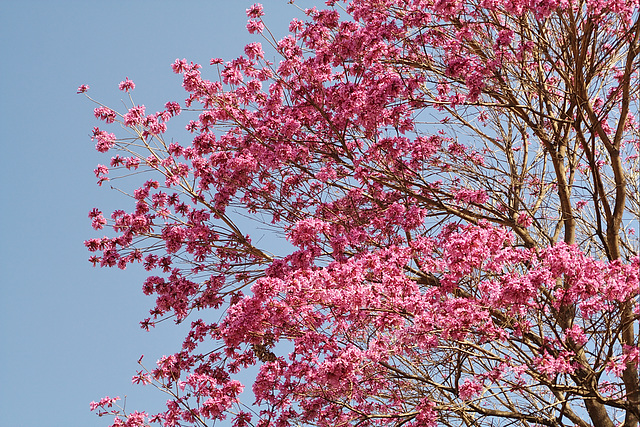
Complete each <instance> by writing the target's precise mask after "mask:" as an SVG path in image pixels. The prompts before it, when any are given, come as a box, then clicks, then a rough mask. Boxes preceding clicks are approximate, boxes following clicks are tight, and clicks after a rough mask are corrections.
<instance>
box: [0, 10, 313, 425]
mask: <svg viewBox="0 0 640 427" xmlns="http://www.w3.org/2000/svg"><path fill="white" fill-rule="evenodd" d="M253 3H254V2H253V1H245V0H227V1H225V0H211V1H200V0H188V1H178V0H172V1H170V0H164V1H162V0H153V1H151V0H144V1H143V0H131V1H89V0H85V1H61V0H56V1H51V0H42V1H33V0H31V1H30V0H20V1H18V0H15V1H10V0H0V54H1V56H0V58H1V61H2V64H1V65H2V66H1V68H0V70H1V71H0V76H1V78H0V131H1V141H2V155H1V157H0V159H1V162H2V167H1V168H0V185H1V186H2V194H1V197H0V209H1V210H0V212H1V214H0V263H1V264H0V267H1V268H2V276H0V277H1V278H0V285H1V290H2V294H1V296H0V365H1V377H0V378H1V379H0V427H63V426H64V427H80V426H82V427H91V426H106V425H109V420H108V419H106V418H98V417H97V416H96V415H95V414H93V413H91V412H90V411H89V402H90V401H91V400H98V399H100V398H101V397H103V396H105V395H110V396H115V395H119V396H121V397H124V396H125V395H127V396H128V397H127V409H129V410H135V409H138V410H145V409H146V410H154V409H155V410H159V409H161V407H162V403H163V402H164V400H166V399H165V397H164V396H163V395H162V394H160V393H159V392H157V391H156V390H155V389H152V388H150V387H146V388H143V387H141V386H131V377H132V375H133V374H134V373H135V370H136V369H137V368H138V366H137V363H136V361H137V359H138V357H139V356H140V355H141V354H145V360H147V363H149V364H152V362H155V360H156V359H157V358H159V356H161V355H162V354H170V353H172V352H174V351H175V350H177V349H179V346H180V343H181V339H182V337H183V333H184V331H183V330H178V329H177V328H176V327H175V326H174V325H172V324H167V325H166V326H164V327H163V326H160V327H158V328H156V330H154V331H153V332H151V333H145V332H143V331H141V330H140V329H139V327H138V322H139V321H140V320H141V319H143V318H144V317H146V314H147V312H148V309H149V308H150V306H151V304H152V301H150V300H149V299H148V298H147V297H144V295H142V292H141V285H142V281H143V279H144V272H143V271H136V270H126V271H124V272H123V271H119V270H111V269H94V268H92V267H91V265H90V264H89V263H88V262H87V258H88V256H89V254H88V253H87V252H86V250H85V248H84V246H83V241H84V240H85V239H87V238H91V237H100V235H97V234H96V232H95V231H94V230H93V229H92V228H91V226H90V221H89V219H88V218H87V213H88V211H89V210H90V209H91V208H92V207H94V206H98V207H101V208H104V209H103V210H105V211H108V212H110V211H111V210H112V209H114V208H117V207H122V206H129V202H128V201H126V200H124V199H122V198H121V196H119V194H118V193H116V192H115V191H111V190H109V189H108V187H106V186H105V187H98V186H96V185H95V181H96V179H95V177H94V175H93V169H94V167H95V165H96V164H97V163H107V162H108V157H107V156H105V155H102V154H100V153H98V152H96V151H95V150H94V148H93V144H92V143H91V141H90V139H89V134H90V132H91V129H92V127H93V126H96V125H98V122H97V121H96V120H95V119H94V118H93V115H92V111H93V107H94V106H93V105H92V104H91V103H90V102H89V101H88V100H86V99H85V98H84V97H83V96H82V95H76V88H77V87H78V86H79V85H80V84H83V83H86V84H89V85H90V86H91V90H90V94H91V96H92V97H94V98H95V99H98V100H101V101H104V102H105V103H106V104H108V105H113V106H117V105H121V104H120V99H122V98H123V96H122V95H123V94H122V93H121V92H119V91H118V89H117V85H118V83H119V82H120V81H121V80H124V77H125V76H128V77H129V78H130V79H132V80H133V81H134V82H135V83H136V90H135V91H134V96H135V100H136V102H138V103H144V104H146V105H148V108H149V109H150V110H152V111H156V110H159V109H161V108H162V105H164V103H165V102H166V101H169V100H175V101H182V100H183V99H184V98H185V96H184V92H183V90H182V88H181V86H180V84H181V81H180V77H179V76H177V75H175V74H173V73H172V71H171V69H170V64H171V63H172V62H173V61H174V60H175V59H176V58H187V59H188V60H192V61H194V62H199V63H201V64H203V65H204V66H205V68H206V67H207V66H206V64H208V61H209V59H210V58H212V57H222V58H225V59H232V58H234V57H236V56H238V55H240V54H242V48H243V46H244V44H246V43H248V42H250V41H255V40H257V39H256V37H254V36H251V35H249V34H247V32H246V30H245V28H244V26H245V23H246V17H245V15H244V11H245V9H246V8H247V7H249V6H250V5H251V4H253ZM262 3H263V4H264V6H265V11H266V13H267V16H266V17H265V20H266V22H267V23H268V25H269V27H270V28H271V29H273V30H274V32H275V33H276V34H279V35H283V34H284V33H285V32H286V28H287V23H288V22H289V20H290V18H292V17H296V16H297V17H301V13H300V12H299V11H298V9H297V8H296V7H295V6H292V5H288V4H287V1H286V0H265V1H262ZM312 3H314V2H313V1H312V0H306V1H305V0H298V1H297V2H296V4H297V5H299V6H300V7H303V8H304V7H308V6H310V5H311V4H312ZM315 3H321V2H315ZM210 72H211V74H210V75H211V77H213V69H211V71H210ZM185 139H186V136H185Z"/></svg>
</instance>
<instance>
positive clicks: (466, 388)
mask: <svg viewBox="0 0 640 427" xmlns="http://www.w3.org/2000/svg"><path fill="white" fill-rule="evenodd" d="M483 389H484V387H483V385H482V383H480V382H479V381H477V380H475V379H469V378H465V380H464V382H463V383H462V384H461V385H460V387H459V389H458V393H459V396H460V399H462V400H470V399H472V398H474V397H476V396H478V395H479V394H480V393H482V390H483Z"/></svg>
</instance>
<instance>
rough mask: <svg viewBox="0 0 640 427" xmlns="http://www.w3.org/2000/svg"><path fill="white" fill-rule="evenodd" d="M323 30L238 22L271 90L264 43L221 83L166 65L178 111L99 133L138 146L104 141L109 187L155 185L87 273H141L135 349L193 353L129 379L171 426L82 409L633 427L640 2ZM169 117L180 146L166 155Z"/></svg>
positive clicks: (543, 3) (423, 17)
mask: <svg viewBox="0 0 640 427" xmlns="http://www.w3.org/2000/svg"><path fill="white" fill-rule="evenodd" d="M327 5H328V9H326V10H317V9H315V8H314V9H310V10H307V11H305V13H306V16H307V18H306V20H304V21H300V20H295V19H294V20H293V21H292V22H291V24H290V26H289V32H290V34H289V35H288V36H287V37H285V38H283V39H281V40H275V39H272V38H271V37H270V36H268V35H267V32H266V31H265V30H264V24H263V22H262V18H261V16H262V15H263V12H262V7H261V6H260V5H254V6H253V7H251V8H250V9H248V10H247V15H248V17H249V19H250V20H249V23H248V25H247V29H248V30H249V31H250V32H251V33H263V40H264V41H266V42H268V43H269V44H270V45H271V48H272V49H273V50H274V51H275V52H276V53H277V54H278V55H279V56H280V60H279V62H278V63H277V64H274V63H272V62H269V61H267V60H266V59H265V53H264V51H263V49H262V45H261V44H260V43H257V42H256V43H251V44H249V45H247V46H246V48H245V51H244V56H241V57H238V58H237V59H234V60H232V61H230V62H224V61H222V60H219V59H213V60H212V61H211V63H212V65H216V66H217V67H218V73H217V74H216V79H213V80H207V79H206V78H205V77H204V76H203V71H202V69H201V67H200V65H198V64H193V63H189V62H187V61H186V60H176V62H175V63H174V64H173V70H174V71H175V72H176V73H180V74H182V76H183V86H184V88H185V90H186V91H187V93H188V97H187V99H186V101H185V102H184V104H183V106H180V105H179V104H178V103H175V102H168V103H167V104H166V106H165V109H164V110H163V111H160V112H157V113H151V114H149V113H148V112H146V111H145V107H144V106H142V105H136V104H135V103H134V102H133V101H132V104H131V107H130V108H128V110H127V111H122V112H117V111H115V110H113V109H111V108H109V107H106V106H102V105H100V106H99V107H97V108H96V109H95V115H96V117H97V118H98V119H101V120H103V121H105V122H106V123H114V122H117V123H119V124H120V125H121V127H122V128H123V129H124V130H125V131H127V132H128V133H127V134H125V135H123V136H118V137H117V136H115V135H114V134H112V133H109V132H108V131H106V130H101V129H99V128H95V129H94V132H93V140H94V141H95V142H96V148H97V149H98V150H99V151H101V152H112V153H114V154H113V157H112V158H111V161H110V166H109V167H107V166H102V165H99V166H98V168H97V169H96V171H95V172H96V176H97V177H98V179H99V184H102V183H103V182H105V181H108V180H109V177H113V176H114V174H115V175H116V176H117V174H121V175H125V174H126V175H129V174H131V173H132V171H134V172H142V171H144V172H146V173H145V175H144V176H145V177H150V176H153V178H150V179H148V180H146V182H144V183H142V182H141V181H140V182H139V183H137V184H136V187H139V188H137V189H136V190H135V191H133V193H132V198H133V200H134V201H135V206H134V207H133V208H132V210H131V211H129V212H126V211H124V210H116V211H114V212H113V213H112V214H111V219H109V220H108V219H106V218H105V217H104V216H103V214H102V212H101V211H99V210H98V209H94V210H92V211H91V213H90V214H89V216H90V218H91V219H92V222H93V226H94V228H96V229H102V228H103V227H105V226H110V227H112V229H113V230H114V231H115V234H114V235H112V236H111V237H103V238H95V239H90V240H88V241H87V242H86V245H87V247H88V249H89V250H90V251H92V252H94V253H95V255H94V256H92V257H91V259H90V261H92V262H93V263H94V265H100V266H108V267H112V266H118V267H119V268H125V267H126V266H127V265H128V264H130V263H138V262H139V263H143V265H144V268H145V269H146V270H148V271H149V272H150V274H153V275H151V276H149V277H148V278H147V279H146V281H145V283H144V286H143V291H144V293H145V294H147V295H152V294H154V295H156V296H157V299H156V304H155V307H153V308H152V310H151V312H150V313H151V314H150V317H149V318H148V319H145V320H144V321H143V322H142V326H143V327H144V328H147V329H148V328H150V327H152V326H154V325H155V324H156V323H157V322H159V321H161V320H163V319H168V318H172V319H174V320H175V321H176V322H178V323H179V322H183V321H186V320H188V321H190V322H191V329H190V332H189V333H188V336H187V337H186V338H185V340H184V344H183V346H182V349H180V351H178V352H177V353H175V354H173V355H171V356H166V357H163V358H162V359H161V360H159V361H158V362H157V367H155V368H149V369H148V370H147V369H144V367H143V369H141V371H140V372H138V374H137V375H136V376H135V377H134V381H135V382H141V383H153V384H154V385H155V386H156V387H158V388H160V389H162V390H164V391H165V392H167V393H169V394H170V395H171V399H170V400H169V401H168V403H167V409H166V411H165V412H162V413H159V414H155V415H153V414H151V415H150V414H146V413H140V412H134V413H130V414H127V413H123V411H120V410H118V409H114V408H116V406H114V404H115V400H116V399H112V398H108V397H107V398H104V399H102V400H101V401H100V402H97V403H96V402H94V403H92V408H93V409H96V410H98V411H99V413H100V414H106V413H113V414H115V415H116V419H115V422H114V425H126V426H142V425H146V423H147V422H158V423H163V425H166V426H173V425H208V423H209V424H211V423H213V422H215V421H216V420H222V419H225V418H228V419H230V420H232V422H233V425H234V426H245V425H254V426H272V425H273V426H285V425H302V424H310V425H320V426H342V425H358V426H374V425H390V426H435V425H444V426H511V425H517V426H539V425H542V426H582V427H587V426H590V425H594V426H598V427H608V426H618V425H623V426H625V427H635V426H637V425H638V419H639V418H640V414H639V412H638V402H639V397H640V391H639V387H638V354H639V347H638V323H639V322H638V319H639V306H638V280H639V278H638V269H639V267H640V259H639V257H638V245H637V240H636V241H635V242H634V240H633V239H634V233H635V232H634V230H633V229H632V228H631V225H632V221H633V220H634V219H637V218H638V217H639V215H640V205H639V200H638V183H639V181H638V177H639V175H640V173H639V159H638V148H639V144H640V128H639V125H638V121H637V118H636V114H637V113H638V107H639V96H638V95H639V93H638V91H639V87H640V83H639V78H638V70H639V69H640V60H639V49H640V42H639V38H640V6H639V3H638V1H637V0H607V1H601V0H562V1H558V0H532V1H515V0H437V1H434V0H352V1H351V2H349V3H348V4H343V3H341V2H337V1H328V2H327ZM87 89H88V87H86V86H84V85H83V86H81V87H80V89H79V92H85V91H86V90H87ZM120 89H121V90H124V91H127V92H131V91H132V90H133V89H134V84H133V82H131V81H129V80H128V79H127V80H125V81H124V82H122V83H121V84H120ZM183 110H185V111H183ZM181 111H183V114H194V116H193V120H191V121H190V122H189V124H188V126H187V130H188V131H189V132H190V133H191V134H192V142H191V143H190V144H180V143H177V142H171V143H169V142H168V141H167V140H166V139H165V138H164V137H163V135H164V134H165V132H166V129H167V125H168V122H170V119H171V118H172V117H174V116H176V115H178V114H180V113H181ZM194 112H195V113H194ZM141 176H143V175H141V174H138V173H133V175H132V178H131V179H134V180H135V179H136V177H141ZM145 179H146V178H145ZM140 184H141V185H140ZM239 215H245V216H249V217H250V218H253V219H255V220H256V221H262V222H264V224H266V226H268V227H270V228H271V229H272V230H273V232H274V233H275V234H279V235H281V236H284V237H286V239H287V240H288V241H289V242H290V243H291V245H292V246H291V247H292V248H293V249H292V250H291V251H289V252H288V253H281V252H282V251H283V248H282V246H283V245H281V244H274V247H263V246H261V245H260V244H259V243H254V242H253V241H252V239H251V236H250V235H248V234H247V230H244V229H242V227H241V226H240V224H241V222H239V221H238V219H239V218H240V216H239ZM243 223H245V224H246V221H244V222H243ZM212 312H213V313H217V314H219V315H220V320H219V321H217V322H211V321H208V320H206V319H205V318H206V317H207V316H208V317H212V316H210V315H209V313H212ZM141 364H142V363H141ZM253 366H257V368H258V371H257V372H258V373H257V375H256V376H255V380H254V381H253V383H252V389H253V395H254V396H255V402H253V398H251V399H250V400H249V401H247V400H246V399H247V398H246V393H245V394H244V395H243V387H244V386H243V384H241V383H240V381H239V380H238V375H237V374H238V373H240V372H242V371H244V370H246V369H247V368H249V367H253ZM243 396H244V398H243ZM246 404H248V405H246Z"/></svg>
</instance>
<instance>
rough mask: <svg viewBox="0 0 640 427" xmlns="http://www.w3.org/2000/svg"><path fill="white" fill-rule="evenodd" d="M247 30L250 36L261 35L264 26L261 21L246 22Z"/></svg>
mask: <svg viewBox="0 0 640 427" xmlns="http://www.w3.org/2000/svg"><path fill="white" fill-rule="evenodd" d="M247 30H249V33H251V34H255V33H258V34H262V31H263V30H264V24H263V23H262V21H255V20H253V19H252V20H250V21H249V22H247Z"/></svg>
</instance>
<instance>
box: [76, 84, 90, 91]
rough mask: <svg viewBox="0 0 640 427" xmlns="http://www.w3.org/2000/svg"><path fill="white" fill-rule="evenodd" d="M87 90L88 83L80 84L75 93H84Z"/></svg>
mask: <svg viewBox="0 0 640 427" xmlns="http://www.w3.org/2000/svg"><path fill="white" fill-rule="evenodd" d="M88 90H89V85H80V86H79V87H78V91H77V92H76V93H85V92H86V91H88Z"/></svg>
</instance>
